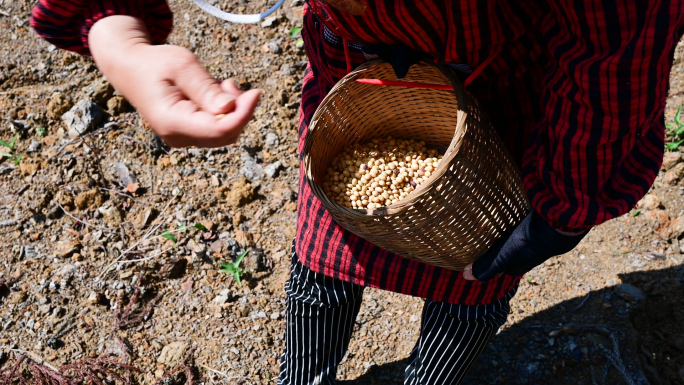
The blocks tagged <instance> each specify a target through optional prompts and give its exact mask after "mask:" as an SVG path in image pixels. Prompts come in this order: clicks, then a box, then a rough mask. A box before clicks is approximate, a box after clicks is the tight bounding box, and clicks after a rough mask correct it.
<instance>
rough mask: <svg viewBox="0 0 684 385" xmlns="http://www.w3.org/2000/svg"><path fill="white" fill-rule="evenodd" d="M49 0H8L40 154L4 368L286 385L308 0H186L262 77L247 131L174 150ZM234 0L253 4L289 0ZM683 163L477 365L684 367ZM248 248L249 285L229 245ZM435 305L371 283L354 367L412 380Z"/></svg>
mask: <svg viewBox="0 0 684 385" xmlns="http://www.w3.org/2000/svg"><path fill="white" fill-rule="evenodd" d="M31 3H32V2H29V1H26V0H21V1H19V0H5V1H4V2H3V1H2V0H0V11H2V12H0V41H1V42H2V44H1V45H0V139H2V140H4V141H7V142H9V141H10V140H11V139H12V138H13V137H14V136H15V135H17V134H18V138H17V140H16V143H15V148H14V149H13V150H12V151H10V152H11V154H12V155H14V156H18V155H21V159H19V160H18V161H17V164H15V162H14V161H13V159H11V158H8V157H3V158H2V159H1V160H0V346H2V348H1V349H0V370H3V369H7V368H11V367H12V366H13V365H15V364H16V363H17V360H18V359H19V358H20V357H22V356H27V357H29V358H30V359H32V360H33V362H34V363H35V364H36V365H38V364H40V365H42V366H43V367H48V368H49V367H53V368H55V369H59V368H62V367H65V366H66V365H70V364H74V366H73V368H75V369H72V371H70V372H68V373H70V374H74V373H76V372H75V370H77V369H78V368H90V369H93V368H95V369H97V368H98V365H100V366H99V367H100V368H102V367H105V368H106V367H108V368H110V373H109V374H107V373H106V372H103V371H102V370H100V373H105V375H104V377H109V378H108V379H107V381H106V382H108V383H112V381H114V380H117V378H116V376H115V375H114V374H116V375H120V376H122V378H121V379H122V380H126V377H125V375H126V369H125V367H123V366H121V363H129V364H130V365H133V366H134V367H136V368H139V369H140V373H133V378H134V380H135V381H138V382H139V383H154V382H155V381H157V380H160V379H162V380H163V379H166V380H163V383H165V384H170V383H184V381H185V378H187V376H190V375H192V376H195V377H196V380H197V382H199V383H206V384H209V383H226V384H274V383H275V380H274V378H275V377H277V373H278V362H279V355H280V353H281V350H282V346H283V331H284V321H283V316H284V293H283V290H282V287H283V283H284V281H285V279H286V277H287V271H288V267H289V251H290V243H291V240H292V238H293V236H294V232H295V217H296V213H295V210H296V198H297V193H296V192H297V191H298V189H297V181H298V176H299V172H300V170H299V164H298V161H297V154H296V143H297V131H296V121H297V109H298V107H299V98H300V94H301V91H300V90H301V76H302V75H303V70H304V65H305V63H306V56H305V54H304V52H303V50H302V49H301V48H299V47H296V41H297V37H290V36H289V33H290V29H291V28H293V27H296V26H298V25H301V2H299V3H298V2H297V1H295V2H294V3H292V4H290V0H288V1H287V3H286V5H285V7H284V10H283V11H279V12H278V13H277V15H278V17H277V19H276V20H275V21H274V22H273V23H272V25H270V26H267V27H263V26H260V25H257V26H238V25H231V24H227V23H223V22H218V21H217V20H215V19H213V18H212V17H211V16H208V15H206V14H204V13H202V12H201V11H199V10H198V9H197V8H196V7H195V6H194V5H192V4H191V2H190V1H178V0H173V1H171V2H170V3H171V6H172V8H173V10H174V12H175V16H176V27H175V30H174V33H173V35H172V37H171V42H172V43H174V44H179V45H182V46H185V47H188V48H190V49H192V50H193V51H194V52H195V53H196V54H198V56H199V57H200V59H201V60H202V61H203V63H205V65H206V66H207V67H208V68H209V69H210V71H211V72H212V73H213V74H214V75H215V76H216V77H217V78H225V77H233V78H235V79H237V80H238V81H239V83H240V85H241V87H243V88H249V87H253V88H261V89H263V90H264V98H263V101H262V103H261V105H260V107H259V109H258V111H257V113H256V116H255V119H254V120H253V121H252V122H251V123H250V125H249V127H248V129H247V131H246V133H245V135H243V137H242V138H241V139H240V141H239V143H237V144H236V145H233V146H229V147H226V148H221V149H215V150H204V149H181V150H170V149H168V148H166V147H164V146H163V145H162V144H161V143H160V142H159V141H158V140H156V139H155V137H154V135H152V134H151V133H150V130H149V127H147V126H146V124H145V123H144V122H143V121H141V119H140V117H139V115H138V114H137V113H135V112H134V111H133V110H132V108H131V107H130V106H128V105H126V103H125V101H124V100H123V99H122V98H121V97H120V96H118V95H117V94H116V93H114V91H113V90H112V89H111V87H109V86H108V84H107V83H106V82H105V81H104V80H103V79H102V78H101V74H100V73H99V71H98V70H97V68H96V67H95V66H94V64H93V63H92V61H91V60H90V59H88V58H81V57H79V56H77V55H74V54H71V53H67V52H63V51H60V50H56V49H55V48H54V47H52V46H50V45H49V44H48V43H46V42H44V41H42V40H40V39H39V38H37V37H36V36H35V35H34V33H33V31H32V30H31V29H30V28H29V25H28V17H29V14H30V6H31ZM217 3H218V4H221V3H225V4H223V6H224V9H226V10H232V11H234V12H241V13H245V12H258V11H261V10H263V9H265V8H266V7H267V6H268V5H269V4H272V3H273V2H268V4H266V3H264V2H249V3H247V2H246V1H241V2H234V3H232V2H231V4H235V5H233V6H232V8H231V6H229V5H228V2H222V1H220V2H217ZM297 4H299V5H297ZM683 55H684V42H683V43H680V45H679V49H678V52H677V55H676V57H675V67H674V69H673V72H672V77H671V90H670V93H671V97H670V100H669V102H668V107H667V112H666V119H667V121H668V122H671V121H672V118H673V116H674V114H675V112H676V109H677V107H678V106H679V105H680V104H681V103H682V102H684V97H683V94H684V82H683V80H682V79H684V77H683V76H682V73H683V72H684V63H683V62H682V57H683ZM81 100H85V101H88V102H93V103H95V104H97V105H99V107H100V108H101V109H102V111H101V113H100V118H101V121H100V122H99V124H97V128H96V129H95V130H94V131H91V132H90V133H87V134H85V135H81V136H76V137H71V136H70V133H69V130H68V127H67V125H66V124H65V123H64V122H63V121H62V119H61V118H60V117H61V116H62V115H63V114H64V113H65V112H66V111H68V110H69V109H70V108H71V107H72V106H73V105H74V104H76V103H78V102H79V101H81ZM93 108H94V107H93ZM2 150H3V151H6V150H8V149H7V148H3V149H2ZM682 160H683V159H682V158H681V157H680V156H679V154H678V153H669V154H668V155H667V157H666V162H665V164H664V166H663V171H662V172H661V175H660V176H659V177H658V179H657V181H656V183H655V185H654V187H653V189H652V191H651V192H650V195H649V198H648V199H644V200H643V201H642V202H641V203H640V206H639V210H640V211H639V212H638V213H637V212H636V211H635V212H633V213H632V214H630V215H626V216H624V217H621V218H618V219H616V220H613V221H610V222H608V223H605V224H604V225H602V226H599V227H597V228H596V229H594V230H592V231H591V233H590V234H589V235H588V236H587V238H586V239H585V240H584V241H583V242H582V243H581V244H580V246H579V247H578V248H577V249H576V250H574V251H573V252H571V253H569V254H567V255H563V256H560V257H557V258H553V259H552V260H550V261H548V262H547V263H545V264H544V265H543V266H540V267H539V268H537V269H535V270H534V271H532V272H531V273H530V274H529V275H528V277H527V278H526V279H525V280H524V281H523V282H522V284H521V286H520V288H519V290H518V295H517V296H516V297H515V298H514V300H513V302H512V314H511V315H510V317H509V320H508V322H507V323H506V325H505V326H504V327H503V328H502V330H501V331H500V333H499V334H498V335H497V336H496V337H495V339H494V340H493V343H492V344H491V345H490V346H489V347H488V348H487V349H486V351H485V353H484V354H483V356H482V357H481V358H480V359H479V361H478V362H477V364H476V366H475V367H474V368H473V370H472V371H471V373H470V374H469V376H468V377H467V379H466V381H465V383H467V384H497V383H502V384H621V383H624V384H629V383H634V384H647V383H650V384H663V385H664V384H671V385H674V384H684V332H683V331H682V325H684V299H683V294H684V287H683V283H684V282H683V280H684V255H683V254H682V248H684V244H682V245H681V246H680V241H679V240H678V238H680V237H681V236H682V235H684V203H683V202H682V199H683V196H684V184H683V183H682V182H681V179H682V178H683V177H684V163H682ZM245 175H246V176H248V177H249V178H247V179H245V178H244V176H245ZM136 183H137V185H138V189H137V190H136V186H135V184H136ZM127 189H128V190H127ZM633 214H638V215H633ZM196 224H199V225H196ZM163 231H166V232H165V233H163ZM243 249H250V250H252V251H251V252H250V253H249V254H248V256H247V257H246V259H245V266H246V268H247V270H248V273H246V274H245V275H244V276H243V279H242V287H238V285H237V284H236V282H235V280H234V279H233V277H232V276H231V275H229V274H226V273H221V272H219V271H218V269H219V268H220V266H219V265H218V263H220V262H230V261H232V260H233V259H234V258H235V257H237V256H238V255H239V254H240V253H241V252H242V250H243ZM131 299H132V300H131ZM129 303H130V304H132V305H131V306H130V307H129ZM421 306H422V300H421V299H420V298H410V297H405V296H401V295H397V294H392V293H386V292H381V291H377V290H367V291H366V294H365V302H364V305H363V307H362V309H361V313H360V316H359V318H358V320H357V324H356V329H355V332H354V338H353V341H352V343H351V346H350V349H349V354H348V355H347V357H346V358H345V359H344V362H343V363H342V365H341V367H340V370H339V373H338V378H339V379H340V380H342V381H340V382H341V383H343V384H401V383H402V381H401V379H402V373H403V370H404V359H405V358H406V357H407V356H408V354H409V352H410V350H411V349H412V347H413V344H414V343H415V341H416V339H417V337H418V331H419V329H418V328H419V324H420V314H421ZM188 352H189V354H188ZM107 354H110V355H111V356H110V357H109V359H110V360H112V361H109V363H103V361H96V360H95V359H94V357H101V356H103V355H107ZM185 358H187V360H185ZM192 361H194V363H195V366H194V367H195V368H196V371H194V372H193V371H190V372H183V369H184V362H185V363H187V364H188V365H185V366H186V367H188V368H189V367H190V365H189V363H190V362H192ZM98 362H99V363H98ZM177 365H179V366H177ZM95 369H93V370H95ZM98 370H99V369H98ZM0 373H1V372H0Z"/></svg>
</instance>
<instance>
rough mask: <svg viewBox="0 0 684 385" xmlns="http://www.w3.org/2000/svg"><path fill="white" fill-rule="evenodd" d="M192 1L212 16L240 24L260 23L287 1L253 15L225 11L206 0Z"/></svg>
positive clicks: (279, 1)
mask: <svg viewBox="0 0 684 385" xmlns="http://www.w3.org/2000/svg"><path fill="white" fill-rule="evenodd" d="M192 1H194V2H195V4H197V6H198V7H200V8H202V9H203V10H204V11H205V12H207V13H208V14H210V15H212V16H215V17H218V18H219V19H222V20H225V21H229V22H231V23H240V24H255V23H258V22H260V21H262V20H264V19H265V18H267V17H268V16H269V15H270V14H272V13H273V12H275V11H276V10H277V9H278V8H280V6H281V5H283V2H285V0H278V2H277V3H276V4H275V5H274V6H273V7H271V9H269V10H268V11H266V12H263V13H255V14H252V15H237V14H234V13H228V12H224V11H222V10H220V9H218V8H216V7H214V6H213V5H211V4H209V3H207V2H206V1H204V0H192Z"/></svg>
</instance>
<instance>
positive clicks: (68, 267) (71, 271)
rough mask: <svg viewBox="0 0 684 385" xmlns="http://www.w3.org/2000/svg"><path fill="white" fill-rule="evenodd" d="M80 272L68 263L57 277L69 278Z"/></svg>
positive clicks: (59, 271) (58, 272)
mask: <svg viewBox="0 0 684 385" xmlns="http://www.w3.org/2000/svg"><path fill="white" fill-rule="evenodd" d="M77 271H78V268H77V267H76V266H74V265H72V264H69V263H67V264H66V265H64V266H62V267H61V268H60V269H59V270H58V271H57V273H55V275H57V276H58V277H69V276H73V275H74V274H75V273H76V272H77Z"/></svg>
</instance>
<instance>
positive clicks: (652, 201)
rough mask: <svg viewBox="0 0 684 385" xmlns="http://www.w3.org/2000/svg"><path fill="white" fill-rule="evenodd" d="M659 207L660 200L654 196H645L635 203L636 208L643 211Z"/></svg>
mask: <svg viewBox="0 0 684 385" xmlns="http://www.w3.org/2000/svg"><path fill="white" fill-rule="evenodd" d="M660 205H661V203H660V198H658V196H657V195H655V194H646V195H644V197H643V198H641V200H640V201H639V203H637V206H638V207H640V208H642V209H645V210H653V209H657V208H659V207H660Z"/></svg>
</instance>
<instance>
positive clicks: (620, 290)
mask: <svg viewBox="0 0 684 385" xmlns="http://www.w3.org/2000/svg"><path fill="white" fill-rule="evenodd" d="M614 290H615V294H617V295H619V296H620V297H622V298H624V299H626V300H628V301H639V300H644V299H646V294H644V292H643V291H641V289H639V288H638V287H636V286H634V285H632V284H629V283H623V284H621V285H617V286H616V287H615V289H614Z"/></svg>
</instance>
